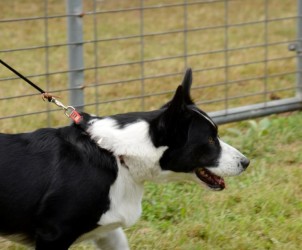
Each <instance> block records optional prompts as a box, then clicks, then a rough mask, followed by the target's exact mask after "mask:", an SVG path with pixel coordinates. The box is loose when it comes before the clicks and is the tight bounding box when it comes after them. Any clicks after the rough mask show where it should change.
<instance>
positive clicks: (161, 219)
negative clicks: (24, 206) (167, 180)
mask: <svg viewBox="0 0 302 250" xmlns="http://www.w3.org/2000/svg"><path fill="white" fill-rule="evenodd" d="M43 2H44V1H38V0H22V1H21V0H11V1H1V2H0V7H1V10H2V11H1V16H0V19H10V18H22V17H28V16H43V15H44V14H45V13H44V6H43ZM97 2H98V6H97V10H112V9H117V8H118V9H119V8H130V7H137V6H140V3H139V1H128V0H125V1H122V0H116V1H97ZM188 2H190V1H188ZM265 2H266V3H267V4H268V5H267V6H268V10H269V11H268V16H269V18H270V19H271V20H273V19H276V18H282V17H292V16H295V15H296V5H295V4H293V1H291V0H283V1H281V0H268V1H263V0H244V1H243V0H236V1H228V8H229V12H228V23H229V24H230V25H234V26H232V27H230V28H229V29H228V47H229V49H231V50H230V51H228V52H227V53H226V52H225V51H223V49H224V46H225V36H224V28H211V29H208V30H202V31H190V32H188V33H187V35H188V39H187V55H188V57H187V59H186V60H187V65H189V66H191V67H192V68H193V70H194V84H195V85H194V87H195V89H194V91H193V96H194V99H195V100H196V101H197V102H200V103H202V105H201V107H202V108H203V109H204V110H205V111H207V112H208V111H216V110H221V109H224V108H225V99H224V98H225V91H226V86H225V85H224V84H218V83H221V82H224V81H226V80H229V81H235V83H234V84H230V85H228V86H227V91H228V97H230V98H232V97H238V98H233V99H231V100H229V102H228V105H229V107H237V106H240V105H247V104H253V103H259V102H263V101H265V100H270V99H272V98H286V97H291V96H293V94H294V87H295V74H294V73H288V72H294V71H295V70H296V68H295V59H294V58H293V56H294V54H293V52H289V51H288V49H287V44H286V41H292V40H294V39H295V36H296V33H295V25H296V20H295V19H292V18H288V19H285V20H280V21H270V22H268V23H266V24H265V23H263V22H257V21H261V20H263V18H264V15H265V11H266V10H265V4H264V3H265ZM172 3H177V1H173V0H165V1H158V0H148V1H144V4H145V6H154V5H155V6H157V5H159V4H172ZM224 4H225V3H224V2H223V1H221V2H220V1H213V2H209V3H207V4H202V5H198V7H196V5H189V6H188V13H189V15H188V19H187V27H188V29H194V28H198V27H209V26H213V27H214V26H220V25H223V24H224V21H225V19H224V18H225V12H224V7H225V5H224ZM84 9H85V11H90V10H92V9H93V1H88V0H87V1H84ZM183 11H184V10H183V7H182V6H176V7H171V8H162V9H158V8H155V9H152V8H150V9H148V10H146V11H145V12H144V33H145V34H148V33H149V34H150V33H154V32H162V31H165V32H167V31H168V32H169V31H173V30H177V29H182V28H183V25H184V21H183V19H182V17H183V15H184V13H183ZM48 14H49V15H60V14H65V1H55V0H49V1H48ZM93 22H94V20H93V16H92V15H87V16H85V17H84V28H85V29H84V32H85V33H84V39H85V40H86V41H88V40H93V39H94V26H93ZM97 22H98V36H99V37H98V38H100V39H110V38H114V37H121V36H131V35H138V34H139V32H140V12H139V10H134V11H129V12H116V13H111V14H100V15H98V17H97ZM241 22H251V24H246V25H243V26H236V24H238V23H241ZM253 22H255V23H253ZM44 25H45V23H44V20H43V19H41V20H40V19H39V20H31V21H23V22H4V23H1V22H0V37H1V39H0V51H2V52H0V57H1V59H4V60H5V61H7V62H8V63H10V64H12V65H14V66H15V67H17V68H18V69H20V70H21V72H22V73H25V74H26V75H32V74H42V75H41V76H39V77H33V78H31V79H32V80H33V81H34V82H36V83H38V84H39V85H40V86H41V87H43V88H49V89H50V90H51V91H55V92H56V90H62V91H58V92H56V93H57V94H58V95H60V96H62V101H63V102H64V103H68V96H67V94H68V93H67V91H66V90H65V89H66V88H67V87H68V86H67V74H66V73H60V71H64V70H67V59H66V58H67V49H66V46H57V47H51V48H48V49H45V48H41V49H33V50H20V51H15V52H3V51H4V50H9V49H15V48H24V47H31V46H36V45H45V39H44V34H45V33H44V32H45V26H44ZM265 25H267V26H265ZM65 26H66V20H65V18H52V19H49V20H48V44H49V45H53V44H60V43H66V39H67V38H66V32H65V31H66V27H65ZM266 29H267V30H266ZM266 40H267V42H269V43H272V44H273V43H276V44H275V45H270V46H265V45H263V46H255V47H252V48H246V49H244V47H246V46H253V45H257V44H263V43H264V42H265V41H266ZM282 41H283V42H285V43H279V42H282ZM139 44H140V38H139V37H135V38H131V39H120V40H108V41H103V42H99V43H98V44H97V50H98V53H97V55H95V47H94V46H95V45H94V43H87V44H86V45H85V46H84V57H85V58H84V60H85V67H87V68H90V67H92V68H93V67H94V66H95V58H96V57H95V56H97V57H98V60H99V62H98V63H99V65H101V66H104V67H102V68H100V69H99V70H97V71H94V70H89V69H86V70H85V88H84V94H85V100H86V103H87V104H92V105H89V106H88V107H86V110H87V111H88V112H93V113H98V114H99V115H107V114H112V113H119V112H128V111H137V110H141V109H142V106H141V104H142V99H140V98H135V99H129V100H123V101H116V99H118V98H125V97H126V98H127V97H130V98H131V97H133V96H138V95H141V94H143V95H146V97H145V98H144V105H145V107H144V109H145V110H150V109H154V108H157V107H159V106H160V105H161V104H163V103H164V102H165V101H166V100H168V98H170V96H171V93H168V94H164V95H156V93H158V92H160V91H168V92H169V91H173V90H174V89H175V87H176V85H177V84H178V83H179V82H180V80H181V75H176V76H171V77H160V78H154V79H153V78H152V76H155V75H161V74H167V73H177V72H179V73H180V72H182V71H183V69H184V67H185V62H184V59H183V58H182V57H179V58H170V59H167V60H155V61H152V60H153V59H156V58H160V57H173V56H178V55H183V54H184V50H185V49H184V33H183V32H179V33H177V32H176V33H171V34H166V35H156V36H146V37H145V40H144V46H145V47H144V53H143V55H142V54H141V50H140V46H139ZM240 47H243V49H238V48H240ZM236 48H237V49H236ZM232 49H233V50H232ZM47 51H48V53H49V54H48V61H47V60H46V58H47ZM207 51H215V52H213V53H209V54H203V53H204V52H207ZM198 53H199V54H198ZM200 53H201V54H200ZM226 55H227V60H228V64H229V65H237V66H232V67H229V68H228V70H227V72H226V70H225V68H224V66H225V63H226V57H225V56H226ZM142 58H143V59H144V60H145V62H144V76H146V77H150V78H148V79H146V80H144V82H143V83H144V88H142V81H141V80H136V81H131V82H125V83H117V84H111V85H109V84H106V83H108V82H113V81H126V80H131V79H137V78H140V77H141V63H140V60H141V59H142ZM278 58H279V59H278ZM273 59H276V60H273ZM150 60H151V61H150ZM266 60H271V61H268V62H266ZM136 61H139V62H138V63H133V62H136ZM46 62H47V63H46ZM131 62H132V63H131ZM119 63H120V64H123V63H125V65H120V66H114V67H111V66H110V65H112V64H119ZM127 63H131V64H127ZM213 67H214V69H212V70H210V69H211V68H213ZM217 67H218V68H217ZM219 67H220V68H219ZM204 69H208V70H204ZM46 72H51V73H53V74H51V75H50V76H49V77H48V78H47V77H45V76H44V75H43V74H45V73H46ZM96 73H97V74H96ZM265 74H267V75H271V76H273V75H277V76H275V77H269V78H267V79H266V78H264V79H263V78H261V77H262V76H263V75H265ZM278 74H281V75H278ZM11 76H12V75H11V74H10V73H9V72H7V71H6V70H4V69H3V67H0V79H5V78H7V77H11ZM249 78H255V79H252V80H247V81H243V82H236V81H237V80H242V79H249ZM47 82H48V84H47ZM96 83H101V85H98V86H95V84H96ZM284 88H286V90H280V89H284ZM32 93H34V92H33V90H32V89H30V88H28V86H27V85H24V83H23V82H22V81H20V80H10V79H7V80H2V81H0V118H1V117H6V116H10V115H18V114H23V113H30V112H39V111H44V110H46V109H47V104H44V103H42V102H41V100H40V98H38V97H36V96H33V97H32V96H31V97H23V98H11V99H5V98H7V97H13V96H19V95H22V94H32ZM243 93H244V94H247V95H248V96H246V97H240V96H241V95H242V94H243ZM249 94H250V95H249ZM148 95H154V96H150V97H149V96H148ZM211 100H217V101H215V102H213V103H209V101H211ZM107 101H113V102H111V103H107ZM95 102H97V103H98V108H97V106H96V105H94V104H93V103H95ZM62 117H64V116H63V115H62V113H60V112H52V113H51V114H50V115H49V117H48V115H47V114H46V113H43V114H38V115H35V116H32V115H31V116H24V117H18V118H13V119H11V118H10V119H3V120H0V124H1V132H9V133H13V132H21V131H28V130H33V129H36V128H39V127H43V126H47V125H50V126H59V125H64V124H67V123H68V122H69V121H67V120H66V119H64V118H63V119H62ZM301 124H302V113H301V112H294V113H287V114H284V115H279V116H276V115H273V116H270V117H268V118H262V119H258V120H253V121H244V122H240V123H236V124H229V125H224V126H221V129H220V131H221V132H220V134H221V136H222V138H223V139H225V140H226V141H227V142H229V143H231V144H233V145H234V146H236V147H237V148H239V149H241V150H242V151H243V152H244V153H245V154H246V155H247V156H248V157H249V158H250V159H251V166H250V168H249V169H248V170H247V172H246V173H244V174H243V175H241V176H239V177H234V178H228V179H227V189H226V190H224V191H222V192H212V191H208V190H205V189H203V188H200V187H198V186H197V185H193V184H168V185H160V186H155V185H153V184H150V183H148V184H147V185H146V192H145V197H144V201H143V207H144V211H143V215H142V218H141V220H140V221H139V222H138V223H137V224H136V225H135V226H133V227H131V228H129V229H127V230H126V232H127V235H128V237H129V241H130V245H131V247H132V249H144V250H145V249H146V250H151V249H160V250H170V249H176V250H178V249H179V250H200V249H204V250H207V249H209V250H210V249H211V250H222V249H223V250H234V249H238V250H254V249H257V250H258V249H259V250H262V249H272V250H275V249H276V250H284V249H287V250H298V249H301V247H302V236H301V235H302V234H301V232H302V223H301V214H302V182H301V179H302V154H301V152H302V142H301V138H302V129H301ZM0 223H1V222H0ZM0 249H3V250H23V249H24V248H22V247H20V246H17V245H13V244H11V243H9V242H7V241H2V240H1V239H0ZM73 249H74V250H84V249H89V250H90V249H91V250H92V249H93V247H92V246H89V245H88V246H87V245H81V246H75V247H73Z"/></svg>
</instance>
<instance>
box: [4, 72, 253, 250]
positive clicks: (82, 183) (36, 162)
mask: <svg viewBox="0 0 302 250" xmlns="http://www.w3.org/2000/svg"><path fill="white" fill-rule="evenodd" d="M191 84H192V71H191V70H190V69H188V70H187V71H186V74H185V77H184V80H183V83H182V85H181V86H179V87H178V88H177V90H176V93H175V95H174V97H173V98H172V100H171V101H170V102H168V103H167V104H165V105H164V106H163V107H162V108H161V109H159V110H155V111H150V112H140V113H126V114H119V115H114V116H109V117H95V116H90V115H88V114H85V113H83V114H82V115H83V117H84V119H83V121H82V123H81V124H80V125H76V124H73V125H71V126H68V127H63V128H59V129H52V128H46V129H39V130H37V131H35V132H32V133H24V134H14V135H12V134H0V233H1V235H2V236H3V237H6V238H8V239H11V240H13V241H17V242H20V243H23V244H27V245H29V246H32V247H33V246H35V249H37V250H48V249H49V250H66V249H68V248H69V247H70V246H71V245H72V244H73V243H77V242H81V241H84V240H93V241H94V242H95V244H96V246H97V247H99V248H100V249H111V250H112V249H129V247H128V243H127V239H126V237H125V235H124V233H123V231H122V229H121V228H122V227H128V226H131V225H133V224H134V223H135V222H136V221H137V220H138V218H139V217H140V214H141V201H142V196H143V190H144V182H145V181H153V182H167V181H184V180H192V181H195V182H197V183H202V184H205V185H206V186H208V187H210V188H211V189H214V190H222V189H224V187H225V183H224V180H223V176H233V175H238V174H240V173H241V172H242V171H244V170H245V169H246V168H247V166H248V165H249V160H248V159H247V158H246V157H245V156H244V155H242V154H241V153H240V152H239V151H237V150H236V149H235V148H233V147H231V146H230V145H228V144H226V143H224V142H223V141H221V140H220V139H219V137H218V131H217V126H216V125H215V123H214V122H213V121H212V120H211V118H210V117H209V116H208V115H207V114H206V113H204V112H203V111H201V110H200V109H199V108H198V107H197V106H196V105H195V104H194V103H193V101H192V99H191V97H190V88H191Z"/></svg>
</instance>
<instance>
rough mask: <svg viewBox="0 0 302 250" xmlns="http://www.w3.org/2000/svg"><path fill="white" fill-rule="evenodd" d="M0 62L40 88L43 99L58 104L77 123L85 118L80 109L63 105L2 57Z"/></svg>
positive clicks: (37, 88) (30, 83)
mask: <svg viewBox="0 0 302 250" xmlns="http://www.w3.org/2000/svg"><path fill="white" fill-rule="evenodd" d="M0 63H1V64H3V65H4V66H5V67H6V68H8V69H9V70H10V71H12V72H13V73H15V74H16V75H17V76H19V77H20V78H21V79H23V80H24V81H26V82H27V83H28V84H29V85H31V86H32V87H33V88H35V89H36V90H38V91H39V92H40V93H41V94H42V98H43V100H45V99H47V100H48V101H49V102H52V103H54V104H56V105H57V106H58V107H60V108H62V109H64V113H65V115H66V116H67V117H69V118H70V119H72V120H73V121H74V122H75V123H76V124H79V123H80V122H81V121H82V120H83V117H82V116H81V115H80V114H79V112H78V111H76V109H75V108H74V107H72V106H65V105H63V103H61V102H60V101H58V100H57V99H56V98H54V96H52V95H51V94H49V93H47V92H45V91H44V90H43V89H41V88H40V87H39V86H37V85H36V84H34V83H33V82H32V81H30V80H29V79H28V78H26V77H25V76H24V75H22V74H21V73H20V72H18V71H17V70H15V69H14V68H12V67H11V66H10V65H8V64H7V63H5V62H4V61H3V60H1V59H0Z"/></svg>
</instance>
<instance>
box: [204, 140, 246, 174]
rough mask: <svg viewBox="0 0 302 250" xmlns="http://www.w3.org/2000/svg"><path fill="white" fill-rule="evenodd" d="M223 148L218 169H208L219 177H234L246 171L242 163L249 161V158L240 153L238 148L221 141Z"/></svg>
mask: <svg viewBox="0 0 302 250" xmlns="http://www.w3.org/2000/svg"><path fill="white" fill-rule="evenodd" d="M219 142H220V146H221V153H220V157H219V158H218V165H217V166H216V167H211V168H208V170H210V171H211V172H212V173H214V174H216V175H218V176H222V177H223V176H234V175H238V174H240V173H241V172H243V171H244V170H245V167H244V166H243V165H242V162H245V161H247V158H246V157H245V156H244V155H243V154H242V153H240V152H239V151H238V150H237V149H236V148H234V147H232V146H230V145H229V144H227V143H225V142H223V141H222V140H220V139H219Z"/></svg>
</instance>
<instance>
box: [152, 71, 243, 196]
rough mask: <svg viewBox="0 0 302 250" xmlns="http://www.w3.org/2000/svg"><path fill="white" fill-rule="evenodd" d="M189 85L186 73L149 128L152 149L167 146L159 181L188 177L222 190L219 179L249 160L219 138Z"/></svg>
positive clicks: (188, 73) (188, 75)
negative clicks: (153, 132) (152, 140)
mask: <svg viewBox="0 0 302 250" xmlns="http://www.w3.org/2000/svg"><path fill="white" fill-rule="evenodd" d="M191 85H192V71H191V69H188V70H187V71H186V74H185V77H184V79H183V82H182V84H181V85H180V86H179V87H178V88H177V90H176V93H175V95H174V97H173V99H172V100H171V101H170V102H168V103H167V104H165V105H164V106H163V107H162V108H163V109H165V111H164V112H163V114H162V115H161V116H160V118H159V119H158V121H156V122H155V124H154V125H153V126H154V128H153V129H154V130H153V131H156V133H158V135H155V136H153V138H154V141H155V142H156V144H155V145H156V146H161V145H167V146H168V149H167V150H166V151H165V152H164V154H163V156H162V158H161V159H160V166H161V168H162V170H163V172H162V175H161V177H162V178H163V179H176V180H178V179H183V178H186V177H188V178H189V179H193V180H195V181H197V182H200V181H201V182H202V183H205V184H206V185H207V186H208V187H210V188H211V189H214V190H222V189H224V187H225V183H224V179H223V177H224V176H234V175H238V174H240V173H241V172H243V171H244V170H245V169H246V168H247V167H248V165H249V160H248V159H247V158H246V157H245V156H244V155H243V154H242V153H240V152H239V151H238V150H237V149H235V148H233V147H232V146H230V145H228V144H226V143H225V142H223V141H222V140H221V139H220V138H219V136H218V127H217V125H216V124H215V123H214V121H213V120H212V119H211V118H210V117H209V116H208V115H207V114H206V113H205V112H203V111H202V110H200V109H199V108H198V107H197V106H196V105H195V104H194V102H193V101H192V98H191V95H190V89H191ZM151 131H152V130H151ZM156 133H155V134H156ZM183 173H188V174H189V175H184V174H183ZM196 177H197V178H196Z"/></svg>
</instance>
